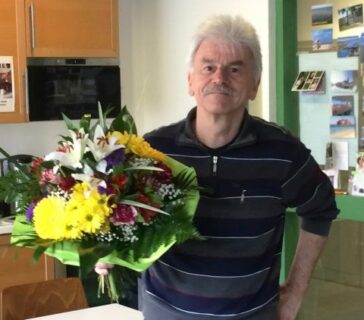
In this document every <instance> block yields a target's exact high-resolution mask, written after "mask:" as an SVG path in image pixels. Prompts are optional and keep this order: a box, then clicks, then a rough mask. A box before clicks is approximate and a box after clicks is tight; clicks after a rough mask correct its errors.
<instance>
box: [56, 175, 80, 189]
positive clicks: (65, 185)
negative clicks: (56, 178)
mask: <svg viewBox="0 0 364 320" xmlns="http://www.w3.org/2000/svg"><path fill="white" fill-rule="evenodd" d="M75 184H76V180H75V179H74V178H73V177H70V176H68V177H61V181H60V183H59V187H60V188H61V189H62V190H64V191H69V190H70V189H71V188H72V187H73V186H74V185H75Z"/></svg>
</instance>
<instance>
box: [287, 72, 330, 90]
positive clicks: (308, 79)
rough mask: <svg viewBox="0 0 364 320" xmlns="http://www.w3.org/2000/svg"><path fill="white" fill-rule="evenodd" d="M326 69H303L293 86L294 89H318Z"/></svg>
mask: <svg viewBox="0 0 364 320" xmlns="http://www.w3.org/2000/svg"><path fill="white" fill-rule="evenodd" d="M324 75H325V71H301V72H300V73H299V74H298V76H297V78H296V80H295V82H294V84H293V86H292V91H317V90H318V88H319V87H320V83H321V80H322V78H323V76H324Z"/></svg>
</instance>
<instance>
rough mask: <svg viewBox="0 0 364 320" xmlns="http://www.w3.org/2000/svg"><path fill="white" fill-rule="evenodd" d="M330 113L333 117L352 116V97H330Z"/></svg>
mask: <svg viewBox="0 0 364 320" xmlns="http://www.w3.org/2000/svg"><path fill="white" fill-rule="evenodd" d="M331 111H332V112H331V114H332V115H333V116H350V115H354V96H351V95H350V96H332V98H331Z"/></svg>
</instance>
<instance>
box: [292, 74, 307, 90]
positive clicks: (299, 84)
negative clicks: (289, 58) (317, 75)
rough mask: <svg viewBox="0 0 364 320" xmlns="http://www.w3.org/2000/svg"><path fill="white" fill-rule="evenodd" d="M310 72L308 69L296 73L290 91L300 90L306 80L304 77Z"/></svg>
mask: <svg viewBox="0 0 364 320" xmlns="http://www.w3.org/2000/svg"><path fill="white" fill-rule="evenodd" d="M309 74H310V72H309V71H302V72H300V73H299V74H298V76H297V78H296V80H295V82H294V83H293V86H292V91H300V90H302V88H303V86H304V84H305V82H306V79H307V77H308V75H309Z"/></svg>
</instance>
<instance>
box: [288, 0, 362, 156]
mask: <svg viewBox="0 0 364 320" xmlns="http://www.w3.org/2000/svg"><path fill="white" fill-rule="evenodd" d="M334 13H337V15H336V14H334ZM311 25H312V30H311V52H312V53H319V52H320V51H321V52H327V51H331V52H333V51H334V52H335V51H336V52H337V57H338V58H340V59H345V58H352V57H357V59H359V66H360V68H358V69H356V70H340V69H338V70H337V69H330V70H320V71H318V70H302V71H300V72H299V74H298V75H297V77H296V79H295V81H294V83H293V86H292V91H299V92H301V93H304V94H320V93H325V91H326V89H328V90H329V93H330V99H331V101H329V102H328V104H329V105H330V107H331V113H330V121H329V126H330V128H329V130H330V137H331V138H332V139H353V138H354V139H355V138H357V139H358V140H359V149H360V150H361V151H364V90H362V88H364V32H363V33H361V32H360V31H361V30H359V32H358V27H361V28H363V26H364V25H363V4H362V3H358V4H354V5H351V6H347V7H335V6H334V5H333V4H331V3H321V4H320V3H317V4H315V5H312V6H311ZM334 27H335V30H338V31H335V32H338V34H337V35H336V36H335V38H336V39H335V41H334V39H333V29H334ZM343 31H345V32H344V33H343V36H341V34H342V32H343ZM350 33H352V35H350ZM317 74H318V75H320V77H318V76H316V75H317ZM326 74H327V77H328V79H327V80H328V81H327V83H328V84H327V87H328V88H325V85H324V84H325V83H326V81H324V80H323V79H324V77H325V76H326ZM313 79H315V80H314V81H313ZM316 81H317V85H316ZM358 96H359V99H358V98H357V97H358ZM357 100H359V101H357ZM356 115H357V116H356Z"/></svg>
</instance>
